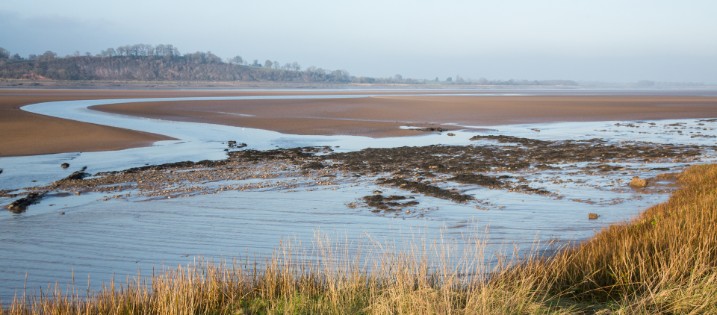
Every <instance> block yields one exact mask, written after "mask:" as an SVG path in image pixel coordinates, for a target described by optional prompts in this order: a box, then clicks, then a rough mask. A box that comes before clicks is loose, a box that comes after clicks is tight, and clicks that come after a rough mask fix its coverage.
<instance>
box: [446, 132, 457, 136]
mask: <svg viewBox="0 0 717 315" xmlns="http://www.w3.org/2000/svg"><path fill="white" fill-rule="evenodd" d="M447 135H448V136H449V137H455V136H456V134H455V133H452V132H449V133H447Z"/></svg>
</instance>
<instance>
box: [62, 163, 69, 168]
mask: <svg viewBox="0 0 717 315" xmlns="http://www.w3.org/2000/svg"><path fill="white" fill-rule="evenodd" d="M60 167H62V168H68V167H70V163H67V162H65V163H62V164H60Z"/></svg>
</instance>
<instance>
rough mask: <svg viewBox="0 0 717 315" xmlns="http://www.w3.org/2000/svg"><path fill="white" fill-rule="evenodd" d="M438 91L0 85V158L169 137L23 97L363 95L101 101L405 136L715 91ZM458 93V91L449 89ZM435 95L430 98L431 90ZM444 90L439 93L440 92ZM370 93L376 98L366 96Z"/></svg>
mask: <svg viewBox="0 0 717 315" xmlns="http://www.w3.org/2000/svg"><path fill="white" fill-rule="evenodd" d="M450 93H451V92H436V91H428V92H426V91H415V90H407V91H398V92H397V91H395V90H394V91H377V92H376V91H369V92H367V91H352V90H345V91H331V92H327V91H312V90H305V91H271V90H269V91H251V90H133V89H124V90H111V89H104V90H90V89H87V90H73V89H69V90H53V89H50V90H40V89H3V90H0V134H2V135H3V137H0V156H19V155H33V154H48V153H59V152H74V151H104V150H117V149H124V148H130V147H138V146H143V145H150V144H151V143H153V142H155V141H159V140H166V139H168V138H167V137H165V136H161V135H156V134H148V133H143V132H137V131H131V130H125V129H120V128H113V127H106V126H100V125H94V124H89V123H81V122H75V121H70V120H65V119H58V118H53V117H47V116H43V115H37V114H32V113H28V112H24V111H22V110H20V107H21V106H23V105H26V104H32V103H39V102H47V101H59V100H83V99H110V98H112V99H114V98H159V97H197V96H244V95H298V94H311V95H332V94H366V95H367V97H364V98H348V99H346V98H343V99H342V98H335V99H314V100H307V99H293V100H292V99H287V100H238V101H237V100H235V101H218V100H217V101H177V102H145V103H127V104H114V105H105V106H97V107H94V108H93V109H96V110H101V111H106V112H112V113H119V114H126V115H136V116H142V117H153V118H161V119H169V120H180V121H195V122H209V123H217V124H225V125H232V126H243V127H250V128H260V129H267V130H274V131H279V132H284V133H293V134H326V135H336V134H348V135H363V136H370V137H387V136H408V135H416V134H420V133H421V131H416V130H405V129H400V126H406V125H408V126H416V127H441V128H445V129H451V128H456V127H455V126H452V125H444V124H450V123H456V124H460V125H467V126H491V125H500V124H516V123H538V122H559V121H604V120H649V119H678V118H715V117H717V97H700V96H684V95H659V96H651V95H636V96H629V95H619V96H592V95H591V96H579V95H577V96H576V95H567V96H551V95H538V96H461V95H450ZM453 93H455V92H453ZM427 94H431V95H427ZM436 94H444V95H436ZM368 95H372V96H368Z"/></svg>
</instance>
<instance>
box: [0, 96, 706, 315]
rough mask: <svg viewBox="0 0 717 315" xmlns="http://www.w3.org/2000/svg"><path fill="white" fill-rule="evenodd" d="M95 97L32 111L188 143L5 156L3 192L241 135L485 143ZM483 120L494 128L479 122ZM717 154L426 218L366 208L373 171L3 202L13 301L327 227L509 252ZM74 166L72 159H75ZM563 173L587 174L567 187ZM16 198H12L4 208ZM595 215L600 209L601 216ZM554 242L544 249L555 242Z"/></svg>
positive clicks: (1, 226)
mask: <svg viewBox="0 0 717 315" xmlns="http://www.w3.org/2000/svg"><path fill="white" fill-rule="evenodd" d="M343 97H366V95H343V96H306V95H304V96H280V97H255V96H253V97H231V98H181V99H161V100H157V99H151V100H152V101H172V100H205V99H257V98H261V99H286V98H343ZM148 100H150V99H135V100H126V99H123V100H93V101H67V102H52V103H40V104H34V105H29V106H25V107H24V108H23V109H24V110H27V111H30V112H34V113H40V114H43V115H49V116H55V117H60V118H66V119H72V120H79V121H85V122H92V123H96V124H101V125H108V126H115V127H120V128H127V129H133V130H140V131H145V132H151V133H157V134H163V135H167V136H170V137H173V138H176V139H178V140H171V141H161V142H157V143H155V144H154V145H153V146H150V147H144V148H135V149H127V150H120V151H110V152H83V153H80V152H75V153H63V154H51V155H40V156H29V157H7V158H0V168H2V169H3V173H2V174H1V175H0V189H5V190H17V189H20V190H21V189H22V188H24V187H29V186H37V185H42V184H47V183H51V182H53V181H56V180H58V179H61V178H63V177H65V176H67V175H68V174H69V173H70V172H72V171H75V170H78V169H80V168H81V167H84V166H87V171H88V172H90V173H97V172H103V171H112V170H122V169H126V168H130V167H136V166H143V165H147V164H160V163H167V162H176V161H184V160H192V161H198V160H204V159H214V160H219V159H223V158H225V157H226V152H224V149H225V148H226V141H227V140H236V141H237V142H245V143H247V144H248V148H251V149H260V150H265V149H272V148H289V147H303V146H330V147H332V148H334V149H335V150H336V151H339V152H340V151H354V150H361V149H363V148H368V147H383V148H387V147H397V146H423V145H431V144H442V145H475V142H474V141H473V142H472V141H470V140H469V139H470V138H471V137H472V136H474V135H476V134H477V131H475V130H470V129H466V130H460V131H456V132H454V134H455V136H448V135H447V134H446V133H443V134H438V133H434V134H427V135H423V136H416V137H408V138H406V137H401V138H381V139H372V138H367V137H355V136H300V135H288V134H281V133H277V132H272V131H266V130H259V129H251V128H241V127H231V126H222V125H213V124H204V123H190V122H174V121H163V120H157V119H147V118H138V117H129V116H122V115H115V114H108V113H102V112H98V111H93V110H89V109H88V107H89V106H95V105H102V104H112V103H126V102H143V101H148ZM471 127H482V126H471ZM490 129H491V131H489V132H488V133H490V134H496V135H510V136H517V137H526V138H533V139H541V140H580V139H592V138H602V139H606V140H608V141H610V142H614V143H619V142H621V141H635V140H639V141H647V142H654V143H672V144H694V145H699V146H712V145H714V137H716V136H717V131H716V130H717V122H714V121H710V120H697V119H684V120H670V121H640V122H590V123H585V122H581V123H552V124H526V125H507V126H491V127H490ZM716 157H717V156H716V155H715V154H714V151H713V150H711V149H710V150H706V151H705V154H704V155H703V156H701V157H699V158H697V159H694V160H691V161H689V162H684V161H683V162H678V163H676V162H672V161H661V162H656V163H651V164H645V163H642V162H634V161H625V163H624V165H623V166H625V167H626V169H628V170H630V172H626V173H614V174H611V176H605V175H599V174H596V175H590V174H585V173H584V172H583V173H580V172H575V170H576V169H579V168H580V167H581V166H580V165H562V166H561V167H559V168H558V169H556V170H549V171H544V172H537V173H533V174H523V175H524V176H526V177H528V178H530V179H531V180H533V181H534V182H538V183H542V184H541V185H542V187H543V188H545V189H547V190H549V191H554V192H557V193H558V194H559V195H560V198H556V197H555V196H544V195H532V194H525V193H519V192H510V191H504V190H495V189H488V188H481V187H471V188H470V189H467V190H466V191H464V193H466V194H470V195H472V196H474V197H475V198H476V199H479V200H485V201H487V203H486V205H485V206H483V207H481V208H480V209H477V208H476V207H475V206H474V205H470V204H460V203H454V202H451V201H447V200H443V199H437V198H433V197H427V196H420V195H418V196H415V197H416V198H417V200H419V201H420V204H421V205H422V207H424V210H425V211H424V212H423V213H422V214H421V215H420V216H404V215H380V214H376V213H374V212H372V211H370V209H368V208H367V207H363V206H358V207H356V206H352V204H354V205H355V203H356V201H357V200H360V198H361V197H362V196H365V195H367V194H371V193H372V192H373V191H374V190H381V191H383V192H384V193H385V194H389V195H390V194H393V193H396V194H399V193H400V191H399V189H396V188H390V187H385V186H379V185H377V184H375V182H373V181H371V180H356V181H351V182H343V183H339V184H336V185H330V186H312V187H305V188H301V187H300V188H296V189H277V188H257V189H254V190H249V191H227V192H221V193H218V194H211V195H196V196H191V197H185V198H176V199H147V198H127V199H110V200H107V199H106V198H104V197H105V196H104V195H103V194H100V193H90V194H83V195H80V196H74V195H71V196H67V195H63V194H57V195H50V196H49V197H47V198H45V199H43V200H42V202H40V203H39V204H36V205H33V206H31V207H30V208H29V209H28V211H26V212H25V213H21V214H13V213H10V212H9V211H2V212H0V257H3V258H2V263H1V264H0V301H1V302H2V303H4V304H7V303H8V302H10V300H11V299H12V297H13V296H15V295H22V294H23V292H28V293H37V292H39V290H41V289H43V290H47V288H48V285H54V284H55V283H57V284H58V285H59V286H60V287H62V288H65V287H67V285H69V284H73V283H74V284H75V286H77V287H86V286H87V283H88V279H89V280H90V285H89V286H90V288H91V289H97V288H100V286H101V284H102V283H103V282H107V281H109V280H111V279H117V280H118V281H120V282H121V281H123V280H124V279H125V278H126V277H128V276H135V275H137V274H138V273H141V274H143V275H149V274H151V273H152V271H153V270H157V269H160V270H161V269H162V268H172V267H176V266H177V265H184V264H187V263H191V262H193V261H195V260H196V259H200V258H201V259H209V260H214V261H231V260H240V261H257V262H262V261H263V260H264V259H267V258H268V257H270V256H271V255H272V253H273V252H274V251H275V250H276V249H277V248H278V246H279V244H280V243H286V242H296V243H301V244H303V245H302V246H309V247H310V246H311V244H312V242H314V241H315V240H316V237H317V234H323V235H328V236H329V238H330V239H333V240H335V242H337V243H339V245H341V246H345V247H347V248H349V249H350V250H355V249H356V248H359V247H362V248H373V249H379V248H383V249H382V250H386V248H387V247H386V246H385V245H386V244H393V246H392V247H390V248H392V250H401V249H402V248H406V247H407V246H409V245H408V244H410V243H412V242H416V241H418V242H432V241H434V240H438V239H440V240H441V241H442V242H448V243H451V244H455V246H456V247H457V248H458V250H460V247H461V246H463V245H464V244H470V242H471V241H472V239H474V238H475V237H476V236H477V237H478V238H480V239H483V240H485V242H486V244H487V245H486V246H487V247H486V258H487V260H488V261H492V260H494V257H495V256H496V255H498V254H499V253H503V252H506V251H508V252H509V251H513V250H514V249H516V248H517V250H518V251H519V252H527V251H530V250H533V249H534V248H535V247H536V245H535V244H536V242H542V244H547V243H549V242H556V243H557V244H565V243H566V242H571V241H579V240H582V239H585V238H588V237H590V236H591V235H594V233H595V232H596V231H598V230H600V229H601V228H603V227H605V226H607V225H609V224H612V223H616V222H623V221H626V220H629V219H630V218H633V217H634V216H636V215H637V214H638V213H640V212H641V211H642V210H644V209H645V208H646V207H648V206H650V205H653V204H656V203H659V202H662V201H664V200H666V198H667V197H668V193H667V192H663V193H651V194H645V193H642V192H639V191H635V190H633V189H630V188H629V187H627V184H626V183H627V182H628V181H629V179H630V178H631V177H632V176H633V175H639V176H641V177H651V176H655V175H657V174H659V173H663V172H664V171H661V170H664V169H665V168H667V169H669V170H670V171H673V172H677V171H680V170H681V169H684V168H685V167H686V166H688V165H690V164H695V163H707V162H713V161H714V160H715V158H716ZM64 162H67V163H69V164H70V165H71V167H70V168H68V169H66V170H65V169H62V168H60V167H59V165H60V164H61V163H64ZM555 178H562V179H564V180H571V181H572V182H573V184H569V185H567V184H557V183H556V181H555V180H554V179H555ZM11 201H12V199H10V198H2V197H0V204H2V205H5V204H8V203H10V202H11ZM588 213H599V214H600V217H599V219H597V220H588V219H587V217H588ZM541 246H542V245H541Z"/></svg>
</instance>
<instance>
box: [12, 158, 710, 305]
mask: <svg viewBox="0 0 717 315" xmlns="http://www.w3.org/2000/svg"><path fill="white" fill-rule="evenodd" d="M679 182H680V184H681V185H682V186H681V189H680V190H679V191H677V192H675V193H674V194H673V195H672V197H671V198H670V199H669V201H667V202H666V203H664V204H660V205H658V206H655V207H652V208H650V209H648V210H646V211H645V212H644V213H643V214H642V215H641V216H640V217H639V218H637V219H635V220H634V221H633V222H630V223H628V224H622V225H613V226H610V227H609V228H607V229H605V230H604V231H602V232H600V233H598V235H596V236H595V237H594V238H592V239H590V240H589V241H587V242H585V243H583V244H580V245H578V246H574V247H570V248H566V249H564V250H562V251H560V252H559V253H557V254H556V255H553V256H551V257H538V256H535V257H532V258H529V259H528V260H527V261H523V262H521V263H517V262H516V261H515V260H511V259H507V260H504V261H502V262H501V263H499V264H498V265H497V266H495V267H491V269H490V270H487V266H488V264H487V263H486V262H485V260H484V258H486V257H483V254H482V248H483V245H482V244H481V241H480V240H476V241H475V246H472V247H470V248H468V249H465V250H464V251H462V252H460V253H456V252H455V251H453V250H452V249H451V247H450V246H445V244H441V243H435V244H430V245H426V244H422V245H417V246H415V247H414V248H413V249H412V250H409V251H408V252H405V253H401V254H396V255H387V254H385V253H382V254H377V255H376V256H375V257H373V256H371V253H364V254H354V253H348V251H347V250H346V249H345V248H342V247H341V246H335V245H332V244H331V243H330V242H328V241H327V240H326V239H324V238H319V239H318V245H319V246H317V248H318V249H319V252H318V253H317V254H318V255H319V256H320V257H321V260H320V262H315V263H298V262H296V261H293V260H292V257H293V256H294V255H292V249H291V248H288V247H284V248H283V250H282V251H280V252H279V253H277V255H276V257H275V258H274V259H273V260H272V261H271V262H270V263H269V264H267V265H266V266H265V267H262V268H261V269H259V270H257V269H255V268H251V267H246V266H245V265H222V264H208V263H200V264H196V265H193V266H189V267H182V268H177V269H175V270H172V271H170V272H167V273H165V274H162V275H159V276H154V277H153V278H152V279H151V285H146V283H144V282H143V280H142V278H141V277H138V278H137V279H136V280H135V281H134V282H130V283H129V284H124V285H123V286H117V285H114V284H108V285H107V287H106V289H105V290H103V291H102V292H99V293H96V294H94V295H92V296H90V297H89V298H88V299H86V298H85V294H84V293H83V292H80V293H78V292H61V291H60V290H57V291H55V292H49V294H46V295H44V296H35V297H28V298H25V299H18V300H17V301H15V303H13V304H12V305H9V306H8V305H6V306H5V308H4V310H5V311H4V313H7V314H27V313H48V314H76V313H80V314H83V313H84V314H148V313H149V314H195V313H196V314H255V313H258V314H262V313H304V314H311V313H327V314H351V313H371V314H374V313H376V314H432V313H469V314H511V313H512V314H524V313H527V314H535V313H538V314H540V313H543V314H544V313H566V314H573V313H578V314H582V313H588V314H590V313H601V314H640V313H643V314H654V313H679V314H683V313H717V272H715V271H716V270H717V269H716V267H717V211H715V210H717V209H715V208H716V207H717V165H711V166H695V167H691V168H690V169H688V170H687V171H685V172H684V173H683V174H681V175H680V176H679ZM367 255H368V259H367ZM428 257H439V258H440V259H439V261H441V262H443V263H439V265H438V267H436V268H429V266H428V263H427V261H428ZM337 261H338V262H339V263H328V262H337ZM369 270H370V271H371V272H369ZM486 274H491V275H492V276H491V277H487V276H482V275H486ZM465 275H474V276H472V277H467V276H465Z"/></svg>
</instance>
